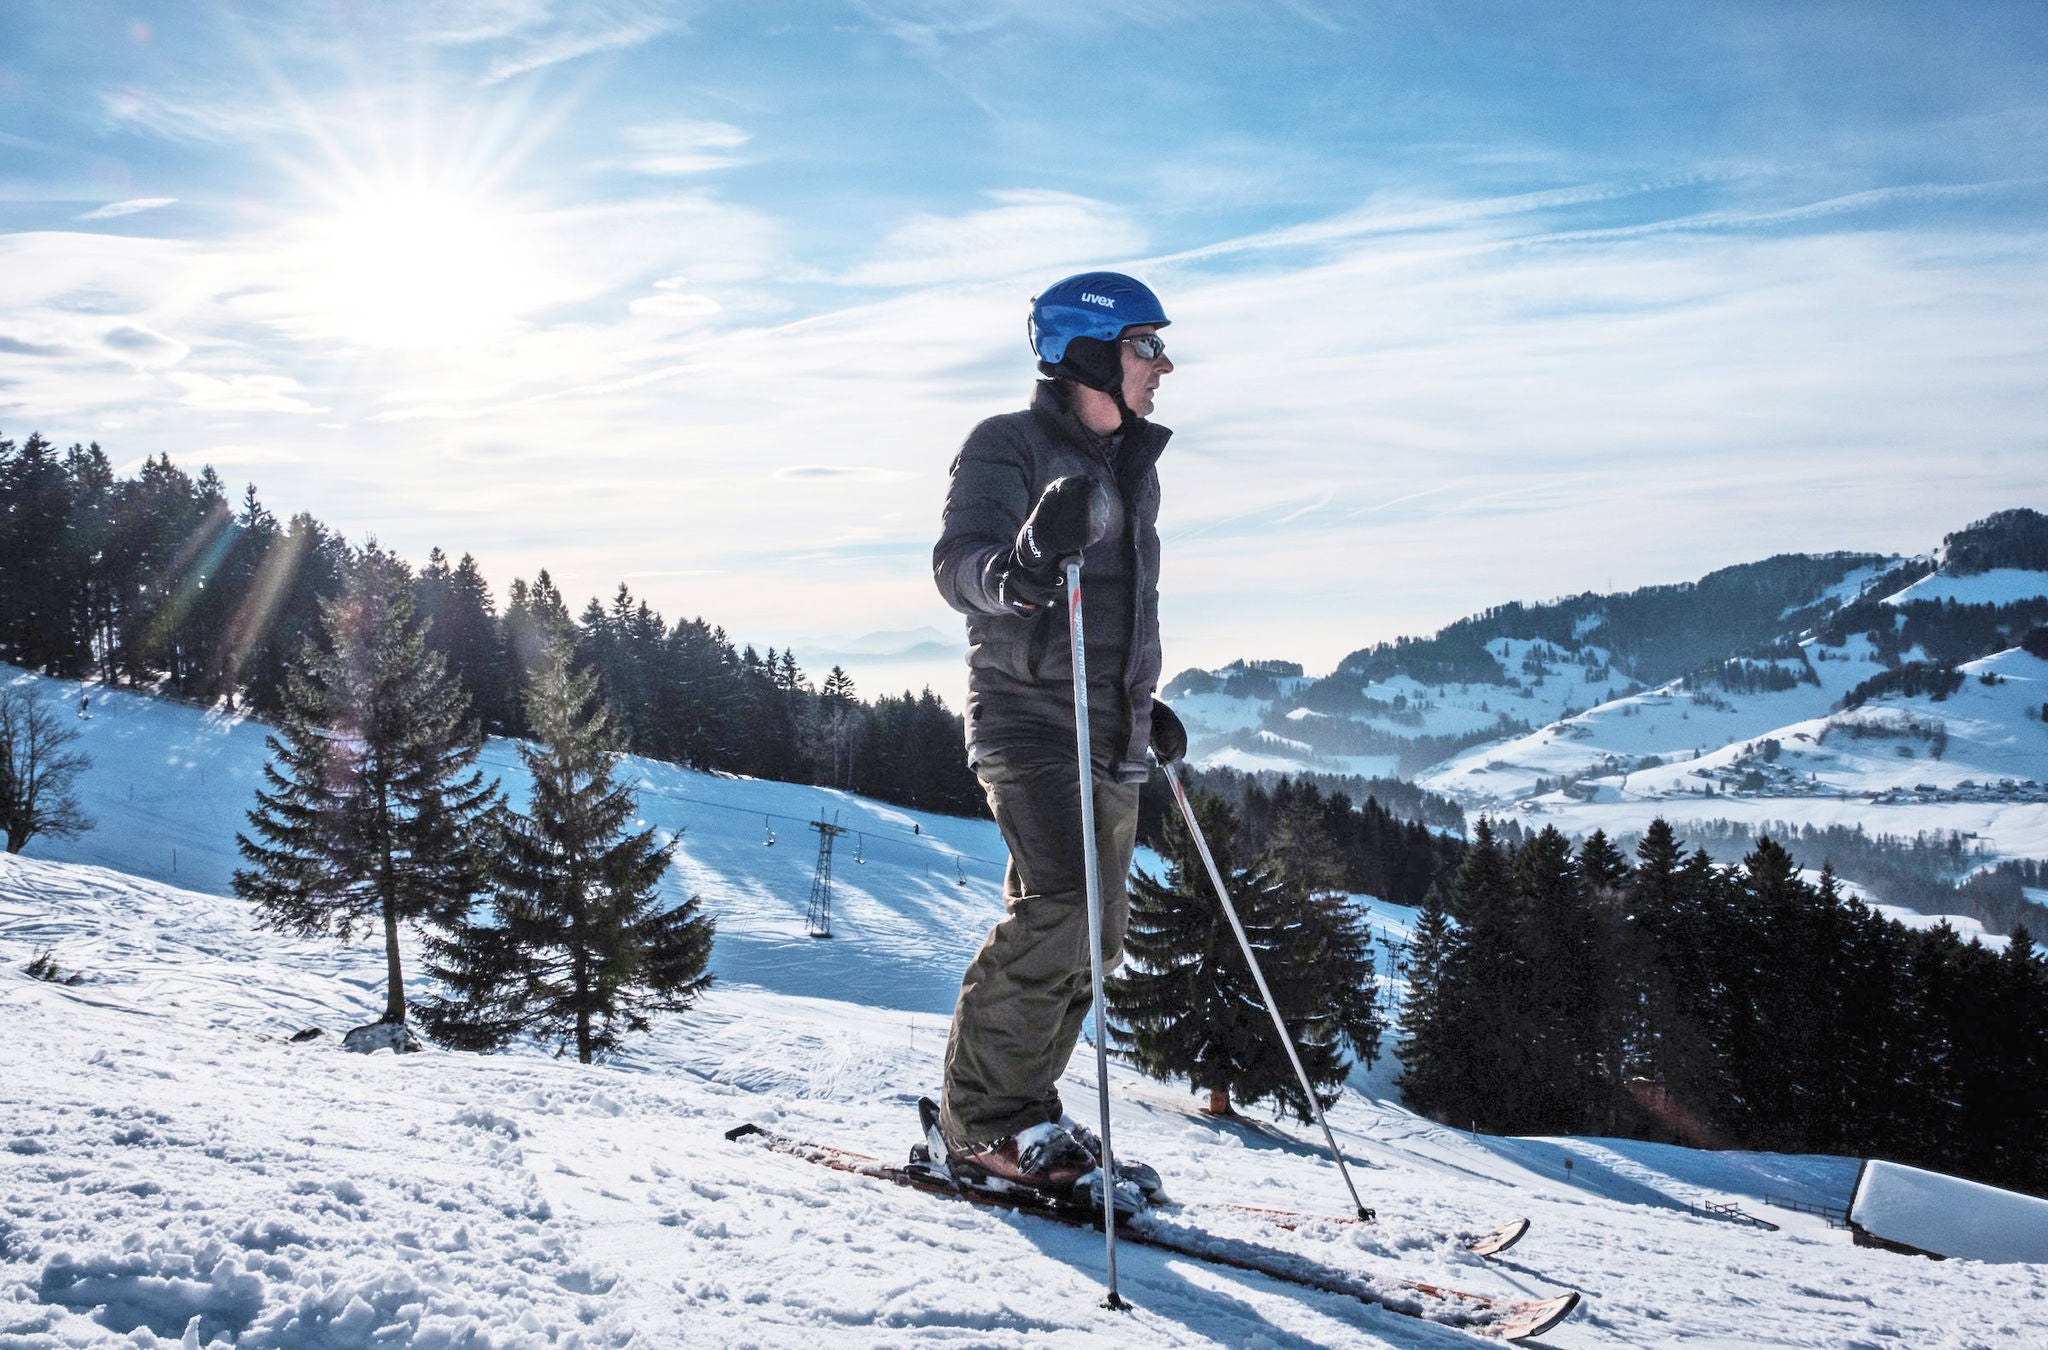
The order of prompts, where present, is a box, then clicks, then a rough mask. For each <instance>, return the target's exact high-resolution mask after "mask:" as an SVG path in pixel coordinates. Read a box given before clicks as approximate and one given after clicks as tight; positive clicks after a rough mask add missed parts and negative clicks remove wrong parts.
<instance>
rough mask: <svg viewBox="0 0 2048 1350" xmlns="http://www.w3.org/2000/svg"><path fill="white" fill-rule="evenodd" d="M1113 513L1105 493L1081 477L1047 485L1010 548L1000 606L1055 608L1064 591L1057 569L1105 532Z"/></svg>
mask: <svg viewBox="0 0 2048 1350" xmlns="http://www.w3.org/2000/svg"><path fill="white" fill-rule="evenodd" d="M1115 509H1116V506H1115V504H1114V503H1113V502H1111V501H1110V498H1109V493H1108V492H1107V491H1106V490H1104V488H1103V486H1102V485H1101V484H1100V483H1098V482H1096V481H1095V480H1094V479H1093V478H1090V477H1087V476H1086V475H1085V474H1084V475H1076V476H1074V477H1070V478H1055V479H1053V480H1052V482H1050V483H1048V484H1046V486H1045V491H1044V492H1043V493H1041V494H1040V495H1039V498H1038V504H1037V505H1036V506H1034V507H1032V508H1031V515H1030V517H1029V518H1027V519H1026V520H1025V522H1024V528H1023V529H1021V530H1019V531H1017V542H1016V544H1015V545H1014V546H1012V548H1011V549H1010V557H1009V562H1008V565H1007V566H1006V567H1005V568H1004V569H1003V574H1002V578H1001V583H1000V591H1001V595H1002V598H1003V602H1004V603H1005V604H1007V605H1009V607H1010V608H1011V609H1013V610H1016V611H1017V612H1018V613H1020V614H1035V613H1037V612H1038V611H1039V610H1040V609H1042V608H1044V607H1046V606H1048V605H1054V604H1057V603H1059V598H1060V594H1061V592H1062V591H1063V590H1064V589H1065V578H1063V577H1062V576H1061V575H1060V568H1061V566H1062V565H1063V564H1064V563H1065V562H1066V561H1067V559H1069V558H1072V557H1075V556H1076V555H1078V554H1080V553H1081V552H1082V551H1083V550H1085V549H1086V548H1087V547H1088V546H1089V545H1090V544H1093V543H1095V542H1096V541H1097V540H1099V539H1101V538H1102V537H1103V536H1104V535H1106V534H1108V533H1109V526H1110V513H1111V512H1113V511H1114V510H1115Z"/></svg>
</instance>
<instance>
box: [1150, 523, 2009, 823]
mask: <svg viewBox="0 0 2048 1350" xmlns="http://www.w3.org/2000/svg"><path fill="white" fill-rule="evenodd" d="M2015 517H2016V518H2019V519H2018V523H2017V526H2015V524H2014V522H2013V520H2012V519H2010V518H2015ZM2015 528H2017V530H2018V532H2019V534H2020V537H2021V541H2022V542H2021V545H2020V546H2019V548H2018V550H2017V552H2015V550H2013V549H2006V550H2004V551H2000V550H1998V549H1996V548H1993V547H1990V546H1988V545H1986V543H1985V540H1986V539H1990V540H1993V541H1999V540H2004V539H2006V538H2007V537H2008V536H2009V535H2010V534H2011V533H2012V532H2013V530H2014V529H2015ZM2044 531H2048V521H2044V518H2042V517H2041V516H2039V515H2037V514H2036V513H2033V512H2008V513H2002V515H2001V516H1997V517H1993V518H1992V519H1991V520H1990V521H1986V522H1980V523H1979V524H1978V525H1976V526H1972V527H1971V528H1970V529H1968V530H1965V531H1961V532H1958V534H1955V535H1951V536H1949V539H1948V540H1947V541H1946V542H1945V545H1944V548H1943V549H1942V550H1941V551H1939V552H1938V553H1935V554H1930V555H1928V556H1927V557H1925V558H1920V559H1897V558H1879V557H1874V556H1871V555H1849V554H1841V555H1831V556H1829V557H1825V558H1810V557H1794V558H1780V559H1772V560H1770V561H1769V562H1766V563H1759V564H1755V565H1753V567H1752V568H1750V569H1728V571H1727V572H1724V573H1717V574H1715V575H1714V576H1713V577H1709V578H1705V579H1703V580H1702V581H1701V582H1700V583H1698V584H1697V585H1696V586H1694V587H1691V588H1657V589H1655V590H1653V591H1649V592H1643V591H1639V592H1634V593H1632V594H1630V595H1626V596H1606V597H1599V596H1581V597H1574V598H1572V599H1570V600H1566V601H1560V602H1557V603H1555V604H1552V605H1547V606H1520V605H1509V606H1503V607H1501V608H1499V609H1496V610H1492V611H1489V612H1488V613H1487V614H1486V615H1483V616H1480V617H1478V618H1476V619H1472V620H1467V621H1464V622H1463V623H1461V624H1457V625H1453V626H1452V627H1451V628H1449V629H1446V630H1444V632H1443V633H1440V634H1438V635H1437V636H1436V637H1434V638H1431V639H1426V640H1422V641H1418V642H1412V643H1410V642H1404V643H1398V644H1391V645H1388V646H1384V647H1381V648H1376V649H1373V650H1371V651H1368V652H1361V653H1357V654H1355V655H1354V656H1352V657H1350V658H1347V660H1346V661H1345V662H1344V663H1343V664H1342V665H1341V666H1340V667H1339V669H1338V670H1337V671H1336V672H1334V673H1333V674H1331V675H1329V676H1328V677H1326V678H1323V679H1320V680H1316V679H1309V678H1306V677H1304V676H1303V675H1302V674H1301V672H1300V671H1299V669H1298V668H1294V667H1285V666H1283V665H1281V664H1279V663H1264V664H1263V665H1251V666H1243V665H1240V666H1237V667H1231V668H1226V669H1225V670H1222V671H1215V672H1189V673H1186V674H1183V675H1181V676H1179V677H1177V678H1176V680H1175V681H1174V682H1173V686H1172V688H1171V689H1170V690H1169V691H1168V697H1169V698H1171V699H1172V700H1173V702H1174V706H1175V708H1176V710H1179V711H1180V712H1181V713H1182V715H1183V717H1184V719H1185V720H1186V721H1187V722H1188V723H1189V725H1190V728H1191V731H1192V738H1193V744H1194V755H1195V758H1196V760H1197V761H1198V762H1200V763H1203V764H1207V765H1212V766H1214V765H1227V766H1230V767H1234V768H1240V769H1254V768H1271V769H1280V770H1284V771H1299V770H1304V769H1306V770H1315V771H1320V772H1326V773H1347V774H1350V773H1355V774H1365V775H1369V776H1370V775H1384V774H1390V773H1396V772H1399V773H1401V774H1403V776H1412V777H1413V778H1414V781H1415V782H1417V783H1418V784H1419V785H1421V786H1423V787H1426V788H1429V789H1431V790H1434V791H1437V792H1441V793H1444V794H1446V795H1448V796H1450V797H1452V798H1453V799H1455V800H1457V801H1458V802H1459V803H1460V804H1462V805H1464V806H1465V807H1466V808H1467V810H1468V811H1484V812H1488V813H1490V814H1494V815H1509V816H1518V817H1523V818H1527V819H1536V818H1541V819H1542V820H1544V821H1547V822H1550V823H1558V824H1561V825H1565V826H1567V827H1569V828H1576V829H1581V830H1584V829H1591V828H1594V827H1596V826H1597V827H1603V828H1606V829H1608V830H1609V831H1610V832H1612V831H1616V830H1619V829H1627V828H1639V827H1640V826H1641V825H1642V824H1645V823H1647V822H1648V821H1649V820H1650V819H1651V818H1652V817H1653V816H1656V815H1659V814H1661V815H1664V816H1665V817H1666V818H1669V819H1673V820H1683V819H1686V818H1701V819H1703V818H1730V819H1741V820H1753V821H1756V822H1759V823H1762V822H1766V821H1793V822H1801V823H1813V824H1828V823H1843V824H1855V823H1862V824H1864V825H1865V827H1866V829H1868V830H1869V831H1870V832H1871V833H1873V834H1876V833H1889V834H1896V835H1901V836H1911V835H1914V834H1916V833H1918V832H1920V831H1922V830H1959V831H1963V832H1966V833H1970V834H1975V835H1977V836H1978V837H1979V839H1980V840H1981V841H1982V843H1983V845H1984V848H1985V849H1986V851H1987V852H1988V853H1990V854H1991V855H1993V856H2005V857H2033V858H2040V857H2044V856H2048V786H2044V784H2048V723H2044V721H2043V716H2044V713H2048V659H2044V657H2043V656H2042V655H2039V654H2036V652H2039V651H2048V647H2043V645H2042V644H2041V643H2039V642H2037V643H2036V644H2035V647H2036V651H2033V652H2030V651H2028V650H2024V649H2022V647H2021V645H2020V644H2021V643H2022V641H2023V640H2024V639H2025V638H2026V636H2027V635H2028V634H2029V633H2030V632H2032V631H2034V630H2036V629H2038V628H2041V627H2044V626H2048V552H2044V551H2043V550H2042V547H2041V545H2040V544H2039V543H2038V541H2036V539H2035V536H2036V535H2039V534H2041V533H2042V532H2044ZM2037 553H2038V554H2040V555H2041V556H2039V557H2038V558H2037V557H2036V554H2037ZM1987 557H1989V558H1991V559H1994V560H2000V561H2002V560H2006V559H2008V558H2011V559H2016V560H2018V561H2024V562H2027V563H2029V564H2032V565H2028V566H2009V565H2008V566H1984V565H1982V564H1983V560H1984V559H1985V558H1987ZM1702 655H1707V659H1704V660H1701V659H1699V658H1700V657H1701V656H1702ZM1681 662H1692V664H1689V665H1684V666H1683V668H1682V669H1674V666H1675V665H1677V664H1679V663H1681ZM1942 667H1947V668H1948V669H1950V670H1952V671H1953V672H1955V673H1953V674H1949V675H1947V676H1946V677H1945V678H1936V674H1935V672H1936V670H1937V669H1938V668H1942ZM1276 671H1278V672H1284V673H1276ZM1916 673H1917V674H1918V675H1919V676H1923V677H1924V678H1916ZM1958 677H1959V678H1960V682H1959V683H1958V682H1957V681H1958ZM1937 685H1940V686H1941V687H1936V686H1937ZM1951 685H1952V686H1954V687H1953V688H1951V687H1949V686H1951ZM1851 705H1853V706H1851ZM1710 796H1711V798H1712V800H1711V801H1710V800H1708V798H1709V797H1710Z"/></svg>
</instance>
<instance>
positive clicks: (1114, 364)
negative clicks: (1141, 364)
mask: <svg viewBox="0 0 2048 1350" xmlns="http://www.w3.org/2000/svg"><path fill="white" fill-rule="evenodd" d="M1038 369H1039V371H1040V372H1041V373H1043V374H1045V375H1047V376H1050V377H1052V378H1053V379H1064V380H1072V381H1074V383H1076V384H1083V385H1086V386H1088V387H1089V388H1090V389H1099V390H1101V391H1102V392H1103V393H1105V394H1121V393H1122V392H1123V387H1124V358H1123V352H1122V350H1121V346H1120V343H1119V341H1118V340H1117V339H1115V338H1111V339H1109V340H1108V341H1107V342H1105V341H1103V340H1102V339H1101V338H1092V337H1075V338H1070V339H1068V341H1067V351H1066V355H1065V356H1063V357H1061V358H1060V361H1059V364H1058V365H1052V364H1049V363H1047V362H1044V361H1040V362H1039V363H1038Z"/></svg>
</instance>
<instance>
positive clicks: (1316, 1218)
mask: <svg viewBox="0 0 2048 1350" xmlns="http://www.w3.org/2000/svg"><path fill="white" fill-rule="evenodd" d="M1167 1208H1168V1209H1171V1208H1173V1206H1171V1205H1169V1206H1167ZM1195 1208H1197V1209H1216V1210H1224V1211H1226V1212H1228V1213H1231V1214H1248V1215H1250V1216H1251V1217H1253V1218H1255V1219H1264V1220H1265V1221H1266V1222H1268V1223H1270V1224H1272V1225H1273V1226H1274V1227H1275V1228H1285V1229H1287V1230H1288V1231H1289V1232H1293V1231H1294V1230H1295V1229H1297V1228H1314V1227H1317V1226H1319V1225H1321V1224H1355V1225H1362V1226H1364V1227H1368V1228H1370V1227H1372V1226H1373V1225H1374V1224H1375V1223H1376V1222H1377V1221H1376V1220H1373V1219H1361V1218H1358V1217H1357V1216H1356V1215H1351V1214H1309V1213H1305V1212H1303V1211H1301V1210H1293V1209H1274V1208H1272V1207H1270V1206H1268V1205H1240V1204H1236V1203H1233V1202H1231V1201H1228V1200H1224V1201H1205V1202H1203V1203H1202V1204H1201V1205H1199V1206H1196V1207H1195ZM1528 1231H1529V1221H1528V1220H1527V1219H1510V1220H1508V1221H1507V1222H1506V1223H1504V1224H1501V1225H1500V1226H1499V1227H1498V1228H1489V1229H1487V1230H1486V1231H1485V1232H1483V1233H1460V1234H1458V1241H1459V1242H1461V1243H1463V1244H1464V1247H1465V1250H1466V1251H1468V1252H1471V1253H1472V1254H1473V1255H1474V1256H1498V1255H1500V1254H1501V1253H1502V1252H1504V1251H1506V1250H1507V1249H1508V1248H1510V1247H1512V1246H1514V1245H1515V1244H1516V1243H1517V1242H1520V1241H1521V1240H1522V1238H1523V1236H1524V1235H1526V1234H1527V1233H1528Z"/></svg>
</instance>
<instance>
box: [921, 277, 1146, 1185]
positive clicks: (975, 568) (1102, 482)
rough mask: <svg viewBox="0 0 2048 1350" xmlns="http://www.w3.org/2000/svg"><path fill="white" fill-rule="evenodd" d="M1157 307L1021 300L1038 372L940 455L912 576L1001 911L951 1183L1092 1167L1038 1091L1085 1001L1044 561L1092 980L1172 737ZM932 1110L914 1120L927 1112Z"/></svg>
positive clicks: (1086, 962) (1096, 299)
mask: <svg viewBox="0 0 2048 1350" xmlns="http://www.w3.org/2000/svg"><path fill="white" fill-rule="evenodd" d="M1169 322H1170V320H1168V318H1167V317H1166V312H1165V310H1164V309H1163V308H1161V306H1160V303H1159V299H1158V297H1157V296H1155V295H1153V293H1152V292H1151V291H1150V290H1148V289H1147V288H1146V287H1145V286H1144V285H1143V284H1142V283H1140V282H1138V281H1136V280H1134V279H1132V278H1131V277H1127V276H1124V275H1122V274H1120V273H1116V272H1087V273H1083V274H1081V275H1079V276H1073V277H1068V278H1066V279H1065V280H1064V281H1060V282H1057V283H1055V284H1054V285H1052V286H1050V287H1048V288H1047V289H1046V290H1045V292H1044V293H1043V294H1041V295H1039V296H1038V297H1037V298H1036V299H1034V300H1033V301H1032V306H1031V321H1030V334H1031V347H1032V351H1033V352H1034V353H1035V354H1036V356H1037V357H1038V369H1039V371H1040V373H1041V374H1043V375H1044V376H1045V377H1046V378H1045V379H1044V380H1043V381H1041V382H1040V383H1039V385H1038V388H1037V391H1036V393H1035V394H1034V396H1033V398H1032V401H1031V406H1030V408H1029V409H1027V410H1025V411H1023V412H1016V413H1009V414H1006V415H1004V416H1001V417H992V418H990V419H988V420H987V421H985V422H983V423H982V424H981V425H980V426H978V427H976V428H975V429H974V430H973V432H972V433H970V434H969V436H968V437H967V441H966V444H965V445H964V446H963V447H962V448H961V450H960V454H959V456H958V458H956V459H955V460H954V461H953V467H952V484H951V487H950V489H949V490H948V492H947V495H946V506H945V517H944V528H943V530H942V532H941V535H940V538H939V542H938V545H937V547H936V548H935V549H934V550H933V551H932V574H933V577H934V579H935V580H936V581H937V583H938V587H939V592H940V594H942V595H943V596H945V598H946V601H947V603H948V604H950V605H952V606H953V608H955V609H957V610H959V611H960V612H961V613H963V614H965V615H966V616H967V639H968V652H967V663H968V697H967V755H968V760H969V762H970V763H971V764H972V765H973V767H974V771H975V774H976V776H977V777H979V778H980V780H981V783H982V787H983V789H984V790H985V791H986V792H987V793H988V800H989V806H990V808H991V810H992V811H993V812H994V814H995V818H996V823H997V825H998V826H999V827H1000V828H1001V829H1002V832H1003V840H1004V842H1005V843H1006V844H1008V845H1009V849H1010V862H1009V867H1008V869H1007V871H1006V873H1005V876H1004V880H1003V904H1004V913H1003V917H1002V919H1001V921H1000V922H998V923H997V924H996V926H995V928H994V929H993V930H992V931H991V932H990V933H989V935H988V940H987V941H986V942H985V943H983V945H982V948H981V951H980V953H979V954H978V955H977V956H976V957H975V958H974V962H973V964H971V965H970V966H969V967H968V969H967V974H966V976H965V977H964V978H963V979H962V981H961V986H960V1001H959V1004H958V1006H957V1007H956V1008H955V1010H954V1014H953V1028H952V1033H951V1035H950V1036H949V1038H948V1040H947V1043H946V1066H945V1067H946V1082H945V1091H944V1094H943V1097H942V1100H941V1103H940V1104H939V1106H938V1109H937V1111H936V1119H935V1120H928V1122H927V1134H928V1137H927V1144H928V1146H929V1147H930V1149H931V1152H932V1157H933V1159H934V1160H935V1161H937V1160H939V1159H944V1160H945V1161H946V1163H947V1166H948V1168H949V1170H950V1171H951V1172H952V1174H953V1175H954V1176H955V1178H956V1179H959V1180H962V1181H966V1182H969V1183H976V1182H991V1181H992V1182H993V1183H994V1184H996V1185H999V1186H1000V1185H1022V1186H1029V1187H1034V1188H1038V1189H1043V1190H1053V1191H1059V1190H1063V1189H1065V1188H1067V1187H1069V1186H1071V1185H1072V1184H1073V1183H1074V1182H1075V1181H1076V1180H1079V1179H1080V1178H1081V1177H1082V1176H1084V1175H1085V1174H1087V1173H1090V1172H1092V1171H1094V1170H1095V1167H1096V1159H1095V1156H1094V1152H1093V1148H1092V1144H1093V1136H1092V1135H1089V1134H1088V1133H1087V1132H1086V1131H1085V1129H1082V1128H1080V1127H1078V1126H1074V1125H1073V1123H1072V1122H1071V1121H1067V1120H1065V1118H1064V1111H1063V1109H1062V1105H1061V1102H1060V1095H1059V1086H1058V1084H1059V1078H1060V1075H1061V1074H1062V1073H1063V1072H1065V1070H1066V1066H1067V1061H1068V1060H1069V1059H1070V1058H1071V1057H1072V1055H1073V1051H1074V1046H1075V1043H1076V1041H1077V1040H1078V1039H1079V1037H1080V1033H1081V1023H1082V1021H1083V1019H1084V1018H1085V1017H1086V1016H1087V1013H1088V1010H1089V1006H1090V1002H1091V986H1092V982H1091V979H1090V952H1089V944H1088V912H1087V901H1086V891H1085V872H1084V870H1083V859H1082V850H1081V815H1080V812H1081V788H1080V773H1079V766H1078V765H1077V764H1076V762H1075V733H1074V700H1073V660H1072V654H1071V652H1070V649H1069V636H1068V627H1067V615H1066V613H1065V612H1064V608H1065V606H1064V601H1065V578H1064V575H1063V571H1062V567H1063V564H1064V563H1065V562H1066V560H1067V559H1069V558H1071V557H1074V556H1076V555H1078V556H1080V558H1081V560H1082V584H1083V587H1084V589H1085V592H1086V597H1087V609H1086V614H1085V624H1084V626H1085V629H1086V639H1087V650H1086V653H1085V656H1086V667H1087V674H1088V715H1089V723H1090V727H1089V742H1090V746H1091V756H1090V757H1091V759H1092V761H1093V772H1092V780H1093V794H1094V799H1095V820H1096V833H1097V855H1098V862H1099V866H1100V872H1101V889H1102V941H1103V953H1102V957H1103V966H1104V969H1105V970H1107V969H1109V968H1110V967H1112V966H1113V965H1114V964H1115V963H1116V961H1117V959H1118V957H1119V956H1120V955H1121V954H1122V951H1123V939H1124V927H1125V918H1126V913H1127V910H1128V900H1127V897H1126V894H1125V889H1124V878H1125V875H1126V874H1127V873H1128V872H1129V870H1130V865H1131V850H1132V848H1133V846H1134V844H1135V842H1136V837H1137V824H1138V785H1139V784H1140V783H1142V782H1143V781H1144V779H1145V777H1146V774H1147V772H1148V769H1147V765H1146V762H1145V751H1146V749H1147V747H1148V745H1150V746H1152V747H1153V748H1154V749H1155V751H1156V753H1158V754H1159V755H1160V757H1161V758H1162V759H1171V758H1175V757H1177V756H1178V754H1179V753H1180V750H1181V749H1184V748H1185V733H1184V732H1182V731H1181V730H1180V726H1179V722H1178V721H1177V720H1176V719H1174V718H1173V715H1172V714H1171V713H1170V712H1167V711H1166V710H1165V705H1163V704H1159V703H1157V702H1156V701H1155V700H1154V699H1153V697H1152V691H1153V689H1154V687H1155V686H1156V685H1157V684H1158V681H1159V671H1160V651H1159V611H1158V599H1159V589H1158V571H1159V532H1158V519H1159V475H1158V473H1157V471H1156V465H1157V464H1158V461H1159V455H1160V452H1161V451H1162V450H1164V449H1165V448H1166V441H1167V437H1168V436H1169V435H1170V434H1171V433H1170V432H1168V431H1167V429H1166V428H1165V427H1162V426H1158V425H1156V424H1155V423H1153V422H1150V421H1148V420H1146V419H1147V418H1148V417H1149V416H1150V414H1151V412H1152V406H1153V401H1154V398H1155V397H1156V395H1157V393H1158V390H1159V382H1160V381H1161V380H1162V379H1164V378H1165V377H1166V376H1167V375H1168V374H1170V373H1171V372H1172V371H1173V362H1172V361H1170V360H1169V359H1167V356H1166V347H1165V342H1164V340H1163V339H1162V338H1161V337H1160V336H1159V330H1160V329H1162V328H1165V327H1166V326H1167V324H1168V323H1169ZM931 1114H932V1113H931V1112H929V1111H928V1112H927V1115H928V1116H930V1115H931Z"/></svg>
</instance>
